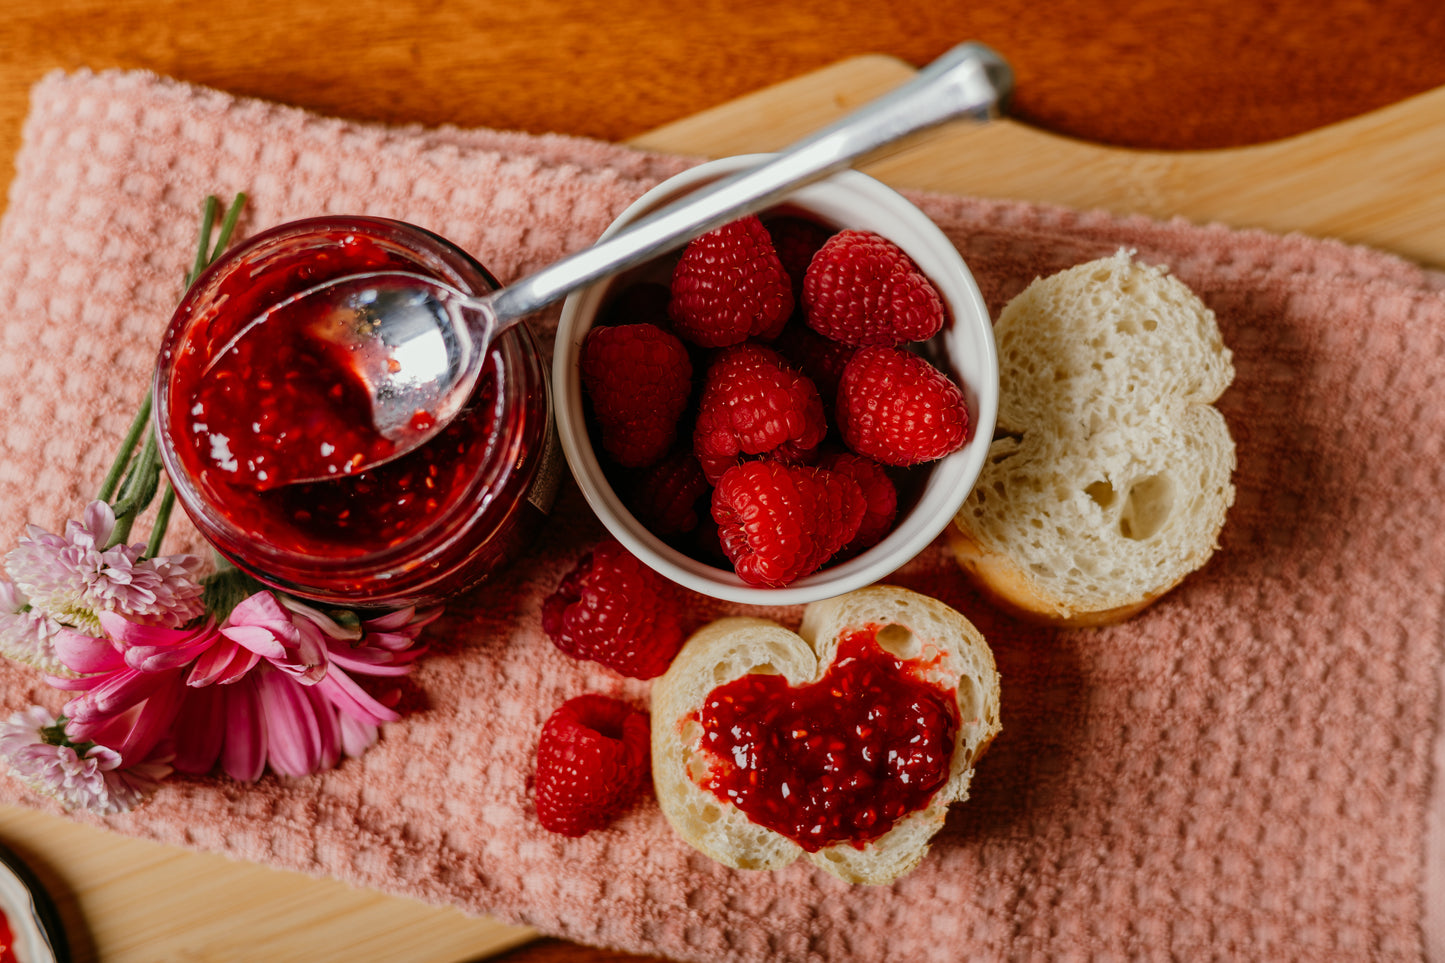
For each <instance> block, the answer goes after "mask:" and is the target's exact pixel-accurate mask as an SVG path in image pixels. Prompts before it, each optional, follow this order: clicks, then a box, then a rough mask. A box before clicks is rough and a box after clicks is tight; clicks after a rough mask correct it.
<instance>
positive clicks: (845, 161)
mask: <svg viewBox="0 0 1445 963" xmlns="http://www.w3.org/2000/svg"><path fill="white" fill-rule="evenodd" d="M1012 89H1013V72H1012V70H1010V68H1009V66H1008V64H1007V63H1006V62H1005V61H1004V60H1003V58H1001V57H1000V56H999V55H998V54H997V53H995V52H994V51H993V50H991V49H989V48H988V47H986V46H984V45H983V44H978V43H966V44H961V45H960V46H957V47H954V48H953V49H952V50H950V51H949V52H948V53H946V54H944V55H943V56H942V57H940V58H938V59H937V60H935V61H934V62H933V63H931V64H929V65H928V66H927V67H925V68H924V69H923V70H921V71H919V73H918V75H917V76H916V77H915V78H914V79H913V80H911V81H909V82H908V83H906V84H904V85H903V86H902V87H899V88H898V89H896V90H894V91H892V92H890V93H888V94H885V95H883V96H882V97H880V98H878V99H877V100H875V101H872V102H870V103H868V104H866V105H865V106H863V107H861V108H859V109H858V110H856V111H854V112H853V113H851V114H849V115H848V116H846V117H844V118H843V119H841V120H839V121H838V122H836V123H834V124H833V125H831V126H829V127H826V128H824V129H823V130H821V131H818V132H817V133H815V134H813V135H811V136H809V137H807V138H805V139H803V140H801V141H799V142H798V143H796V144H794V145H793V146H791V147H789V148H787V149H786V150H784V151H783V152H782V153H780V154H777V155H775V156H774V157H773V158H772V159H770V160H768V161H766V162H764V163H762V164H760V165H759V166H757V167H754V168H752V169H751V170H747V171H742V172H740V173H738V174H734V175H733V176H731V177H729V178H726V179H724V180H721V181H718V182H717V183H715V184H712V185H710V186H708V187H706V188H703V189H701V190H698V191H694V192H693V193H691V194H688V195H687V196H686V197H684V198H682V199H680V200H678V201H675V202H673V203H672V204H670V205H668V206H667V207H664V208H662V209H661V210H659V211H657V212H655V213H654V214H652V215H650V216H648V217H647V218H645V219H643V220H641V221H638V222H636V223H635V224H633V225H631V226H630V227H628V228H626V229H624V230H622V231H619V232H618V233H617V234H615V235H613V236H612V237H610V238H608V239H607V240H605V241H601V242H599V243H598V244H595V245H593V246H592V247H590V248H587V249H585V250H582V251H579V252H577V253H576V254H573V255H571V256H569V257H566V258H563V259H562V260H560V261H557V262H555V263H553V264H552V265H550V266H548V267H545V268H543V269H542V270H540V271H538V272H536V273H535V274H532V275H530V276H528V277H525V278H523V279H521V280H520V281H517V282H516V283H514V284H511V285H508V286H507V287H505V288H503V289H502V290H500V291H498V292H496V293H495V294H494V295H492V296H491V297H490V298H488V299H487V300H488V301H489V302H490V306H491V309H492V310H493V311H494V312H495V313H496V317H497V321H498V322H499V324H505V323H506V322H508V321H510V320H514V319H516V318H520V317H522V316H523V315H527V314H531V313H532V312H533V311H536V310H538V309H540V308H543V307H545V306H547V305H548V304H551V303H553V302H555V301H558V300H560V299H562V298H563V297H566V296H567V295H568V294H570V293H571V292H572V291H575V290H576V289H578V288H580V287H583V286H585V285H587V284H590V283H592V282H593V281H596V280H599V279H601V278H604V277H607V276H608V275H611V274H615V273H617V272H619V271H623V270H626V269H627V268H629V267H632V266H634V265H636V264H640V263H642V262H643V261H646V260H649V259H650V258H653V257H656V256H657V255H659V254H662V253H665V252H666V251H669V250H672V249H673V248H676V247H681V246H682V245H683V244H685V243H686V242H688V241H690V240H691V239H693V238H694V237H697V236H698V235H700V234H705V233H707V232H708V231H710V230H712V229H713V228H716V227H720V226H722V225H723V224H726V223H727V222H729V221H731V220H733V219H734V218H737V217H741V216H743V215H744V214H750V213H754V212H756V211H760V210H762V209H763V208H766V207H769V206H771V205H773V204H776V203H777V202H778V201H780V200H782V199H783V198H784V197H785V196H787V195H788V194H789V193H790V192H792V191H794V190H796V189H797V188H799V187H802V186H803V185H805V184H808V183H811V182H813V181H816V180H819V179H820V178H823V177H826V176H827V175H829V174H831V173H833V172H835V171H838V170H841V169H842V168H844V167H847V166H849V165H850V164H851V163H852V162H853V161H855V160H857V159H858V158H860V157H863V156H864V155H867V154H873V153H875V152H877V151H879V150H881V149H882V148H884V147H887V146H889V145H893V144H895V143H896V142H897V141H899V140H901V139H902V138H904V137H906V136H908V135H909V134H914V133H917V132H919V131H923V130H927V129H929V128H932V127H936V126H938V125H939V124H942V123H944V122H946V121H949V120H953V119H955V118H958V117H962V116H965V115H967V116H971V117H973V118H974V119H976V120H987V119H988V118H990V117H992V116H995V115H997V113H998V112H999V111H1000V110H1001V109H1002V108H1003V103H1004V102H1005V101H1006V100H1007V98H1008V95H1009V93H1010V92H1011V91H1012Z"/></svg>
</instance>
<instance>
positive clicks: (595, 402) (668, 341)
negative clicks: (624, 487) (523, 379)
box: [582, 324, 692, 468]
mask: <svg viewBox="0 0 1445 963" xmlns="http://www.w3.org/2000/svg"><path fill="white" fill-rule="evenodd" d="M582 385H583V387H585V388H586V389H587V396H588V397H589V398H590V399H591V401H592V410H593V413H594V414H595V415H596V418H597V424H598V427H599V428H601V429H602V447H603V448H604V449H606V451H607V453H608V454H609V455H611V456H612V457H613V458H614V459H616V460H617V462H618V463H619V464H622V465H627V466H629V467H634V468H635V467H639V466H642V465H650V464H652V463H653V462H655V461H657V460H658V459H660V458H661V457H662V456H663V455H665V454H666V453H667V450H668V449H669V448H671V447H672V443H673V441H675V440H676V438H677V422H678V419H679V418H680V417H682V413H683V410H684V409H686V408H687V400H688V395H690V394H691V393H692V362H691V361H689V360H688V356H687V348H686V347H685V346H684V345H683V343H682V342H681V341H679V340H678V339H677V338H676V337H674V336H673V335H672V334H670V333H669V332H667V331H664V330H662V329H661V328H659V327H657V326H656V325H654V324H623V325H617V326H615V327H601V328H593V329H592V330H591V331H588V332H587V339H586V340H585V341H584V342H583V343H582Z"/></svg>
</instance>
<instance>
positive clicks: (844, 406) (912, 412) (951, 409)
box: [836, 347, 968, 465]
mask: <svg viewBox="0 0 1445 963" xmlns="http://www.w3.org/2000/svg"><path fill="white" fill-rule="evenodd" d="M836 414H837V419H838V431H839V433H840V434H841V435H842V436H843V443H844V444H846V445H847V446H848V447H849V448H851V449H853V451H855V452H857V453H858V454H860V455H866V456H867V457H869V458H872V459H873V460H874V461H880V462H882V463H883V464H885V465H917V464H920V463H921V462H925V461H933V460H934V459H936V458H942V457H943V456H944V455H947V454H949V453H950V452H953V451H957V450H958V449H959V448H961V447H963V443H964V442H965V441H967V440H968V405H967V404H966V403H965V402H964V399H963V392H962V391H960V390H959V389H958V386H957V385H956V384H954V383H953V382H952V381H951V380H949V377H948V376H947V375H946V374H944V373H943V372H942V371H939V370H938V369H937V368H935V367H933V365H931V364H929V363H928V362H927V361H925V360H923V359H922V358H920V357H919V356H918V355H916V354H911V353H910V352H907V351H904V350H903V349H902V348H886V347H875V348H859V349H858V353H857V354H855V355H853V360H851V361H849V362H848V366H847V367H846V368H844V369H843V379H842V382H841V383H840V384H839V386H838V406H837V411H836Z"/></svg>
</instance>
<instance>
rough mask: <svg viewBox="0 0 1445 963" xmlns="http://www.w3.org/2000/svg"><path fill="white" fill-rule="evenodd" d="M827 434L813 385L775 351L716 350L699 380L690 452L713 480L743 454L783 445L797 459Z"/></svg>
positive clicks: (758, 347) (788, 456) (748, 346)
mask: <svg viewBox="0 0 1445 963" xmlns="http://www.w3.org/2000/svg"><path fill="white" fill-rule="evenodd" d="M827 433H828V423H827V421H826V420H825V418H824V415H823V402H822V399H821V398H819V397H818V389H817V388H815V387H813V383H812V382H811V381H809V380H808V379H807V378H806V377H804V376H803V375H800V374H798V373H797V372H796V371H794V370H793V369H792V368H789V367H788V365H787V363H786V362H785V361H783V359H782V357H781V356H780V355H779V354H778V353H777V352H776V351H772V350H770V349H768V348H764V347H762V346H761V345H756V344H740V345H738V346H736V347H733V348H728V349H727V350H725V351H722V352H720V353H719V354H718V356H717V358H716V360H714V361H713V363H712V367H710V368H708V371H707V377H706V379H705V380H704V381H703V388H702V400H701V401H700V402H699V403H698V413H697V424H696V425H695V426H694V428H693V433H692V450H693V453H694V454H695V455H697V460H698V462H699V463H700V464H701V465H702V470H703V474H705V475H706V476H707V479H708V481H710V482H714V483H715V482H716V481H717V480H718V479H719V478H721V477H722V474H723V472H725V471H727V470H728V469H729V468H731V467H732V466H733V465H736V464H737V463H738V459H739V458H740V457H741V456H742V455H762V454H766V453H768V452H771V451H774V450H777V449H779V448H782V447H783V446H787V448H786V449H785V455H786V460H789V461H796V460H799V459H801V458H803V457H804V453H805V452H807V451H808V450H809V449H812V448H816V447H818V445H819V443H820V442H822V440H823V437H824V436H825V435H826V434H827Z"/></svg>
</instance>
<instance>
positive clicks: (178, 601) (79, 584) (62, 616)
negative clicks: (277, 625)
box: [5, 501, 202, 634]
mask: <svg viewBox="0 0 1445 963" xmlns="http://www.w3.org/2000/svg"><path fill="white" fill-rule="evenodd" d="M114 531H115V513H114V512H113V511H112V510H111V507H110V506H109V505H108V504H106V503H105V502H102V501H95V502H91V503H90V504H89V505H87V506H86V509H85V516H84V519H83V520H82V521H79V522H75V521H70V522H66V524H65V534H63V535H56V534H53V533H51V532H47V531H45V530H44V529H43V528H40V527H38V526H36V525H30V526H27V528H26V536H25V537H24V538H22V539H20V542H19V544H18V545H16V547H15V548H14V549H12V550H11V551H10V554H9V555H7V556H6V557H5V567H6V569H7V570H8V571H9V573H10V577H11V579H12V580H13V581H14V583H15V586H16V587H17V588H18V589H19V590H20V591H21V592H22V593H23V594H24V595H25V597H26V598H27V599H28V600H29V603H30V606H31V608H32V609H33V610H36V611H38V612H40V613H42V614H44V615H47V616H49V617H50V618H52V619H54V620H55V621H57V622H60V623H61V624H63V625H70V626H73V627H75V628H77V629H81V630H82V631H87V632H91V633H92V634H95V633H98V632H99V631H100V622H99V619H98V616H99V614H100V613H101V612H116V613H119V614H120V615H123V616H125V617H126V618H128V619H133V620H135V621H138V622H147V623H150V624H154V625H163V626H166V627H168V628H176V627H178V626H182V625H185V624H186V623H188V622H190V621H192V620H194V619H195V618H196V617H197V616H199V615H200V614H201V612H202V601H201V591H202V589H201V583H200V571H201V561H200V559H198V558H196V557H195V556H192V555H161V556H156V557H155V558H144V559H143V558H142V557H141V556H142V555H143V554H144V546H141V545H108V543H109V541H110V538H111V535H112V534H113V533H114Z"/></svg>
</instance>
